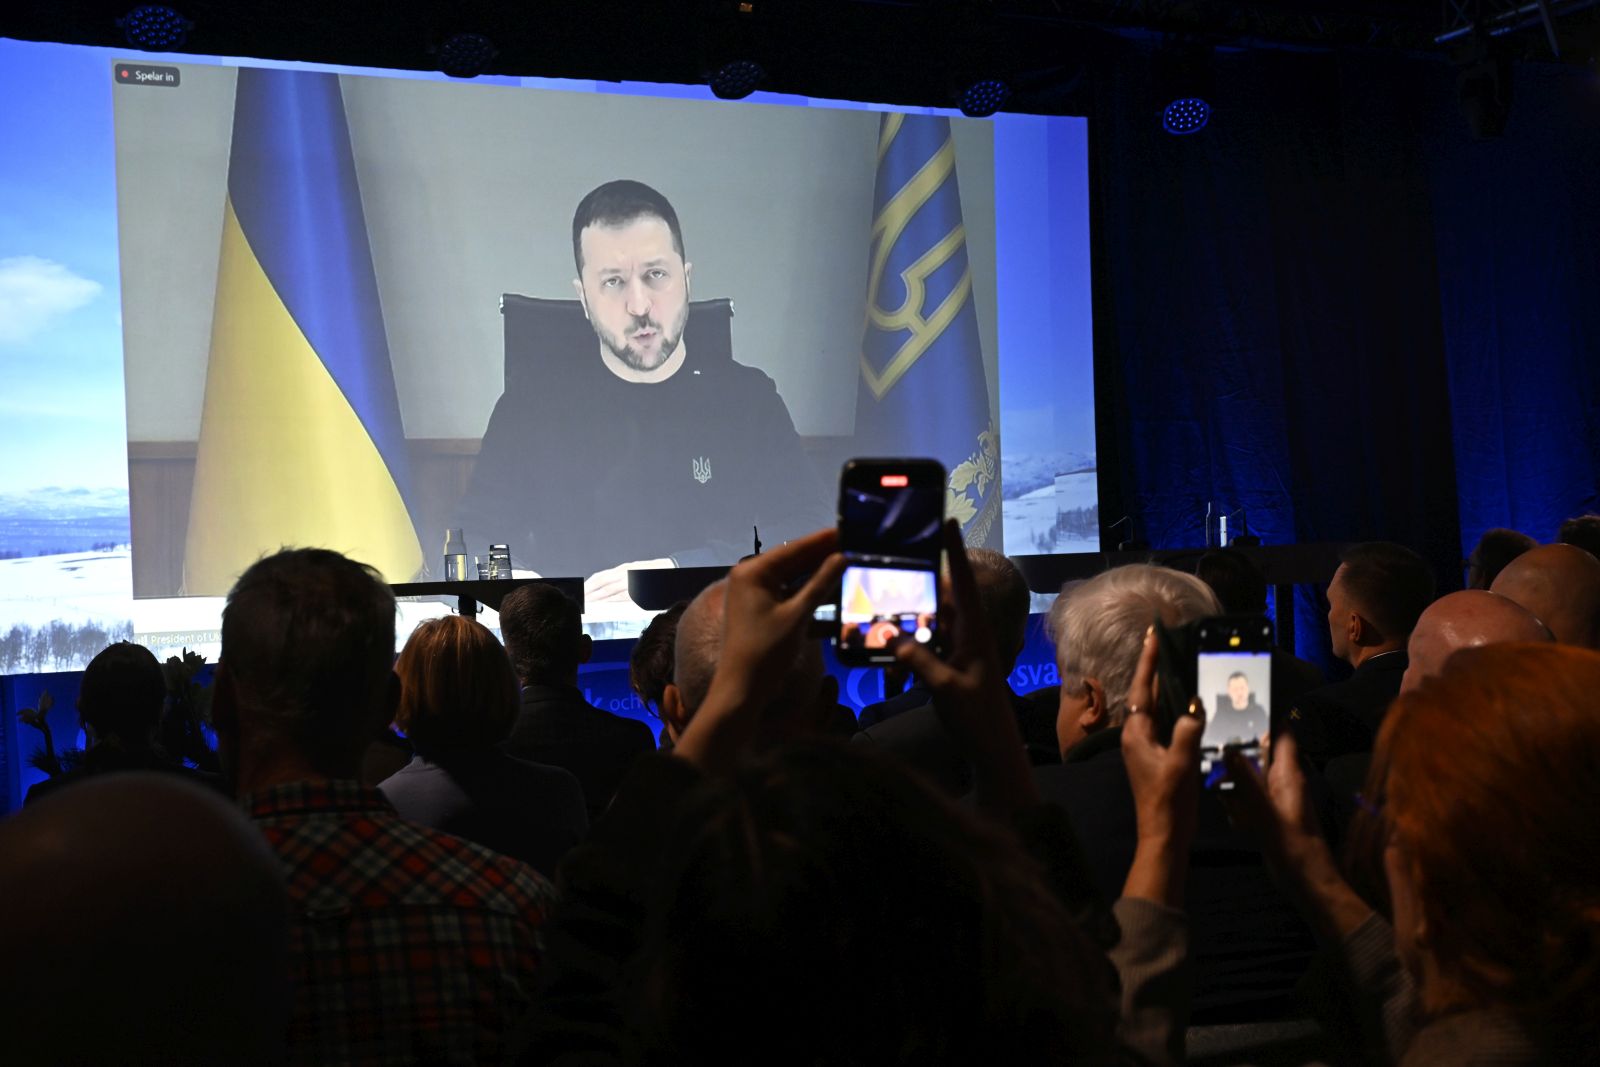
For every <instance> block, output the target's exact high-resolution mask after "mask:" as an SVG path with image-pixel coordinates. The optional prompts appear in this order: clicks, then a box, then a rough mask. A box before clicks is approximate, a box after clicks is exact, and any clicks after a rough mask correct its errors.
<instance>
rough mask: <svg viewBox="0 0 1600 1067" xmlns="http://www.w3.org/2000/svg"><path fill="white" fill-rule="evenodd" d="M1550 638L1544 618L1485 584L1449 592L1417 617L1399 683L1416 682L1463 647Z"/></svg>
mask: <svg viewBox="0 0 1600 1067" xmlns="http://www.w3.org/2000/svg"><path fill="white" fill-rule="evenodd" d="M1552 640H1554V637H1552V635H1551V633H1550V631H1549V629H1548V628H1546V627H1545V625H1544V623H1542V622H1540V621H1539V620H1538V618H1537V617H1535V615H1534V614H1533V612H1531V611H1529V610H1528V609H1527V608H1525V607H1523V606H1522V605H1521V604H1518V603H1517V602H1516V601H1514V600H1511V599H1509V598H1507V597H1503V596H1500V595H1499V594H1498V593H1491V592H1489V591H1488V590H1485V589H1462V590H1460V591H1458V592H1454V593H1447V594H1446V595H1444V596H1442V597H1440V598H1439V599H1438V600H1435V601H1434V602H1433V603H1432V604H1429V605H1428V609H1427V610H1426V611H1424V612H1423V613H1422V615H1421V617H1420V618H1418V619H1417V625H1416V626H1415V627H1414V628H1413V629H1412V631H1411V640H1410V642H1409V643H1408V644H1407V645H1406V649H1407V652H1408V653H1409V656H1408V658H1409V660H1410V662H1409V663H1408V664H1407V666H1406V673H1405V678H1404V679H1403V680H1402V681H1401V683H1400V686H1401V689H1402V690H1410V689H1414V688H1416V687H1417V686H1418V685H1420V684H1421V682H1422V679H1424V678H1427V677H1430V676H1431V675H1435V674H1438V673H1439V672H1440V671H1442V670H1443V669H1444V665H1445V662H1446V661H1447V660H1448V659H1449V658H1450V657H1451V656H1452V655H1453V654H1455V653H1456V652H1458V651H1460V650H1461V649H1463V648H1478V647H1481V646H1483V645H1497V644H1506V643H1510V642H1543V641H1552Z"/></svg>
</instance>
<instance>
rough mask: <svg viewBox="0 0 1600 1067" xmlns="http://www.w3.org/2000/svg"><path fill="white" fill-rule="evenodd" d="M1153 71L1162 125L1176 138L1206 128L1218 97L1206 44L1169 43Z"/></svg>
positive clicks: (1156, 59)
mask: <svg viewBox="0 0 1600 1067" xmlns="http://www.w3.org/2000/svg"><path fill="white" fill-rule="evenodd" d="M1151 73H1152V75H1153V81H1154V85H1155V93H1156V98H1155V101H1154V103H1155V105H1156V109H1157V112H1158V113H1159V114H1160V116H1161V128H1162V129H1163V130H1166V131H1167V132H1168V133H1170V134H1172V135H1173V136H1175V137H1184V136H1187V135H1189V134H1194V133H1199V132H1200V131H1201V130H1203V129H1205V128H1206V124H1207V123H1209V122H1210V121H1211V113H1212V111H1213V102H1214V101H1215V99H1216V97H1215V94H1214V93H1213V91H1212V83H1213V81H1214V78H1213V76H1212V70H1211V49H1210V48H1209V47H1207V46H1206V45H1204V44H1194V43H1186V42H1181V41H1175V42H1169V43H1168V44H1166V45H1165V46H1164V47H1162V49H1161V50H1160V51H1159V52H1157V53H1156V56H1155V62H1154V65H1153V67H1152V70H1151Z"/></svg>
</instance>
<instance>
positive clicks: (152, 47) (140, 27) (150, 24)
mask: <svg viewBox="0 0 1600 1067" xmlns="http://www.w3.org/2000/svg"><path fill="white" fill-rule="evenodd" d="M117 25H118V26H119V27H120V28H121V29H122V35H123V36H124V37H126V38H127V40H128V44H129V45H131V46H133V47H134V48H142V49H144V50H145V51H146V52H170V51H172V50H173V49H174V48H180V47H182V46H183V42H184V41H185V40H187V39H188V37H189V31H190V30H191V29H193V28H194V23H192V22H190V21H189V20H188V19H186V18H184V17H183V16H182V15H180V14H178V13H177V12H176V11H174V10H173V9H172V8H170V7H167V6H166V5H165V4H141V5H139V6H138V7H136V8H134V9H133V10H132V11H129V12H128V13H127V14H126V15H124V16H122V17H121V18H120V19H118V20H117Z"/></svg>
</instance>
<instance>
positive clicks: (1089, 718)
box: [1035, 564, 1312, 1023]
mask: <svg viewBox="0 0 1600 1067" xmlns="http://www.w3.org/2000/svg"><path fill="white" fill-rule="evenodd" d="M1218 607H1219V605H1218V604H1217V601H1216V598H1215V596H1213V594H1212V592H1211V590H1210V589H1209V588H1208V587H1207V586H1206V585H1205V584H1204V583H1203V582H1201V581H1200V580H1199V579H1198V578H1196V577H1194V576H1193V575H1189V574H1185V573H1183V572H1181V571H1176V570H1172V569H1170V568H1167V567H1158V566H1148V565H1143V564H1132V565H1128V566H1123V567H1117V568H1114V569H1112V570H1109V571H1106V572H1105V573H1103V574H1100V575H1098V576H1097V577H1094V578H1091V579H1089V580H1088V581H1086V582H1082V583H1079V584H1078V585H1076V586H1074V587H1073V588H1071V589H1070V590H1068V591H1067V592H1065V593H1063V594H1062V595H1061V596H1060V597H1058V598H1057V599H1056V603H1055V605H1054V607H1053V608H1052V609H1051V612H1050V631H1051V634H1052V636H1053V637H1054V639H1055V642H1056V656H1057V663H1058V666H1059V668H1060V673H1061V711H1060V723H1059V725H1058V728H1057V730H1058V733H1059V735H1060V739H1061V748H1062V752H1061V755H1062V763H1061V765H1060V766H1058V767H1040V768H1037V769H1036V771H1035V778H1036V781H1037V782H1038V787H1039V792H1040V794H1041V795H1042V796H1043V797H1044V798H1045V799H1046V800H1048V801H1049V802H1051V803H1053V804H1056V805H1058V806H1059V807H1060V808H1061V810H1062V811H1064V812H1065V813H1066V814H1067V816H1068V817H1069V818H1070V819H1071V820H1072V824H1073V826H1074V828H1075V829H1076V830H1077V836H1078V840H1080V841H1081V842H1083V847H1084V850H1085V853H1086V855H1087V856H1088V859H1089V863H1090V865H1091V867H1092V869H1093V871H1094V874H1095V877H1096V879H1097V880H1098V882H1099V885H1100V888H1101V891H1102V892H1104V893H1107V894H1112V893H1115V891H1116V887H1117V886H1119V885H1121V884H1122V880H1123V879H1124V878H1125V877H1126V876H1127V872H1128V870H1129V867H1130V866H1131V865H1132V864H1133V862H1134V860H1135V850H1136V847H1137V844H1138V832H1137V820H1136V809H1135V804H1134V797H1133V794H1132V791H1131V788H1130V785H1129V779H1128V767H1127V765H1126V762H1125V759H1124V754H1123V748H1122V735H1123V732H1124V730H1125V724H1126V722H1127V721H1128V717H1129V715H1130V714H1131V713H1132V706H1133V705H1134V704H1135V703H1137V702H1136V701H1133V700H1131V699H1130V698H1129V690H1130V688H1131V685H1132V679H1133V676H1134V673H1135V668H1136V666H1137V665H1138V663H1139V661H1140V654H1141V649H1142V648H1143V646H1144V644H1145V640H1146V632H1147V630H1148V629H1149V627H1150V625H1151V623H1153V622H1154V621H1156V620H1157V619H1159V620H1161V622H1162V623H1163V624H1164V625H1166V626H1169V627H1175V626H1179V625H1182V624H1184V623H1188V622H1192V621H1194V620H1196V619H1200V618H1205V617H1206V616H1209V615H1215V614H1217V609H1218ZM1142 710H1147V709H1142ZM1214 710H1215V709H1207V711H1208V713H1209V712H1213V711H1214ZM1196 792H1197V793H1198V792H1199V790H1198V787H1197V789H1196ZM1198 817H1199V828H1198V831H1197V833H1196V835H1195V839H1194V844H1193V848H1192V854H1191V856H1190V862H1189V874H1188V911H1189V914H1190V916H1191V938H1192V946H1193V956H1194V962H1195V968H1196V974H1197V978H1198V984H1197V990H1196V996H1195V1000H1194V1014H1195V1019H1196V1021H1199V1022H1207V1023H1223V1022H1239V1021H1244V1020H1257V1019H1264V1018H1275V1017H1281V1016H1283V1015H1286V1014H1289V1013H1291V1012H1292V1011H1293V1010H1294V1008H1295V1003H1296V1002H1295V999H1294V995H1293V988H1294V983H1295V982H1296V981H1297V980H1298V979H1299V977H1300V976H1301V974H1302V973H1303V972H1304V970H1305V968H1306V966H1307V964H1308V963H1309V961H1310V959H1311V954H1312V943H1311V935H1310V933H1309V931H1307V929H1306V928H1305V926H1304V924H1303V923H1302V922H1300V920H1299V918H1298V917H1297V916H1296V915H1295V914H1294V912H1293V909H1292V907H1291V905H1290V903H1289V902H1288V901H1287V900H1286V899H1285V898H1284V897H1283V895H1282V894H1281V893H1280V892H1279V891H1278V890H1277V888H1276V887H1275V886H1274V885H1273V884H1272V881H1271V879H1270V877H1269V876H1268V872H1267V869H1266V867H1265V866H1264V864H1263V862H1262V859H1261V857H1260V854H1259V852H1258V851H1257V850H1256V849H1255V848H1254V846H1253V845H1252V843H1251V842H1250V841H1249V840H1248V839H1246V838H1244V837H1242V836H1241V835H1240V834H1239V833H1238V832H1237V831H1236V830H1235V829H1234V828H1233V826H1232V824H1231V823H1230V822H1229V820H1228V817H1227V812H1226V811H1225V810H1224V809H1223V808H1222V806H1221V803H1220V802H1219V800H1218V798H1217V795H1216V794H1215V793H1214V792H1211V791H1207V792H1206V793H1205V794H1204V795H1203V796H1201V797H1200V801H1199V809H1198Z"/></svg>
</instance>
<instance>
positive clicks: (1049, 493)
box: [1000, 450, 1100, 556]
mask: <svg viewBox="0 0 1600 1067" xmlns="http://www.w3.org/2000/svg"><path fill="white" fill-rule="evenodd" d="M1000 463H1001V482H1000V484H1001V494H1002V501H1001V508H1002V511H1001V514H1002V515H1003V516H1004V520H1005V527H1004V529H1005V551H1006V554H1007V555H1011V556H1030V555H1049V554H1051V553H1056V552H1098V551H1100V504H1099V487H1098V485H1097V483H1096V476H1095V457H1094V456H1093V454H1085V453H1081V452H1058V453H1045V454H1038V453H1033V454H1022V455H1012V454H1011V453H1009V452H1006V451H1004V450H1002V452H1001V460H1000Z"/></svg>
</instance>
